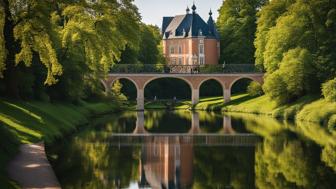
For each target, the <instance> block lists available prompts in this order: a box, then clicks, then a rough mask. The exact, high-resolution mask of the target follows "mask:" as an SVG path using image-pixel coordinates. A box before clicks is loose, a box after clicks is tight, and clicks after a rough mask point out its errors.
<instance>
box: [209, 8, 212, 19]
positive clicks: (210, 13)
mask: <svg viewBox="0 0 336 189" xmlns="http://www.w3.org/2000/svg"><path fill="white" fill-rule="evenodd" d="M209 15H210V17H211V16H212V10H211V9H210V12H209Z"/></svg>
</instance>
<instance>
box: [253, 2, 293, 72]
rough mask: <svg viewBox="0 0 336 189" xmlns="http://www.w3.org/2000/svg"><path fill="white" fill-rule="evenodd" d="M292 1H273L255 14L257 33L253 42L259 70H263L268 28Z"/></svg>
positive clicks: (273, 24)
mask: <svg viewBox="0 0 336 189" xmlns="http://www.w3.org/2000/svg"><path fill="white" fill-rule="evenodd" d="M293 1H294V0H287V1H283V0H273V1H272V2H271V3H269V4H267V5H266V6H264V7H262V8H261V11H259V12H258V13H257V17H258V18H257V31H256V37H255V40H254V46H255V48H256V51H255V55H254V56H255V64H256V66H257V67H258V68H260V69H261V70H263V69H264V52H265V50H266V49H265V48H266V47H265V46H266V43H267V37H268V33H269V31H270V28H272V27H274V26H275V25H276V23H277V19H278V18H279V17H280V16H281V15H282V14H283V13H284V12H286V10H287V7H288V6H289V5H291V3H293Z"/></svg>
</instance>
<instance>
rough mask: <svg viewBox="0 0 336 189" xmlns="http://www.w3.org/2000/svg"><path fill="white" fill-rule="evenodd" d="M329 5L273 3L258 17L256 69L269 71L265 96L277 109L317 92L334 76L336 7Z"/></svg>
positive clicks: (319, 1) (320, 2) (318, 1)
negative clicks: (274, 101)
mask: <svg viewBox="0 0 336 189" xmlns="http://www.w3.org/2000/svg"><path fill="white" fill-rule="evenodd" d="M332 2H333V3H330V2H328V1H323V0H312V1H308V2H307V1H304V0H296V1H294V0H288V1H281V0H274V1H270V2H269V3H268V4H267V5H265V6H264V7H263V8H262V9H261V11H260V12H259V13H258V16H259V19H258V28H257V33H256V40H255V42H254V44H255V47H256V53H255V57H256V64H257V66H258V67H260V68H265V70H266V72H267V75H268V77H267V78H266V81H265V84H267V86H265V87H264V89H266V90H265V92H266V94H268V95H270V96H272V97H275V98H276V100H277V101H278V103H279V104H281V103H288V102H289V101H292V100H295V99H296V98H298V97H301V96H302V95H304V94H307V93H309V94H313V93H319V92H320V86H321V84H322V83H324V82H325V81H326V80H327V79H328V78H329V79H330V78H333V77H334V76H335V74H336V69H335V68H336V61H335V60H336V59H335V57H336V53H335V51H334V50H333V49H334V48H335V47H336V40H335V37H336V35H335V34H336V30H335V29H336V27H335V26H336V24H335V19H334V18H335V16H336V14H335V10H336V2H335V1H332ZM273 74H275V75H274V76H272V75H273ZM268 79H281V80H280V81H279V82H271V81H267V80H268ZM284 87H285V89H281V88H284ZM273 90H275V91H277V92H273ZM280 90H282V92H279V91H280Z"/></svg>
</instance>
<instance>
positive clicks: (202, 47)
mask: <svg viewBox="0 0 336 189" xmlns="http://www.w3.org/2000/svg"><path fill="white" fill-rule="evenodd" d="M198 53H199V54H200V55H202V54H204V44H199V46H198Z"/></svg>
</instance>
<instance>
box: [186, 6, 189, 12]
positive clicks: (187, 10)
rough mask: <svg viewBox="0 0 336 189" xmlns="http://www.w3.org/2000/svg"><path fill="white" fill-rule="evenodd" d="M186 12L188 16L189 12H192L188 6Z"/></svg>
mask: <svg viewBox="0 0 336 189" xmlns="http://www.w3.org/2000/svg"><path fill="white" fill-rule="evenodd" d="M186 12H187V14H189V12H190V9H189V6H187V9H186Z"/></svg>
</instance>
